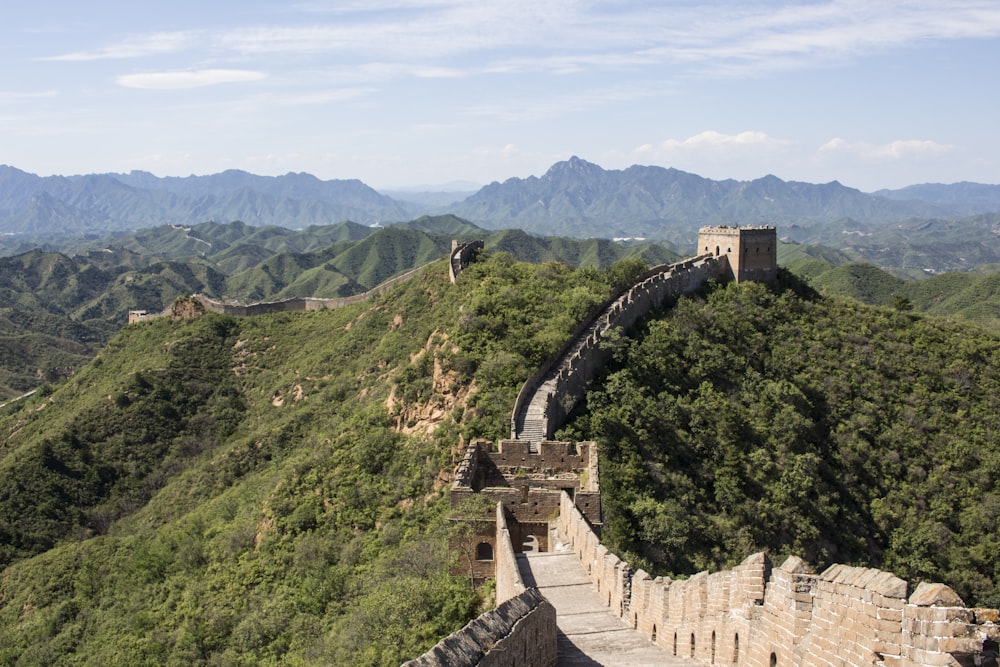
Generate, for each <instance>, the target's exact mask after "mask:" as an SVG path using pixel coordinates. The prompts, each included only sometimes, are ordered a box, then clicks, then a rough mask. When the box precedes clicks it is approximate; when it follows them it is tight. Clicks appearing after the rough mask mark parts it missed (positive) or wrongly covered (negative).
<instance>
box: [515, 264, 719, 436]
mask: <svg viewBox="0 0 1000 667" xmlns="http://www.w3.org/2000/svg"><path fill="white" fill-rule="evenodd" d="M727 272H728V263H727V259H726V257H725V256H724V255H723V256H721V257H707V256H706V257H697V258H695V259H691V260H687V261H684V262H680V263H677V264H671V265H669V266H666V265H665V266H659V267H656V268H654V269H652V270H650V271H649V272H647V273H646V274H645V275H643V276H641V277H640V278H639V280H638V281H637V282H636V283H635V284H634V285H632V286H631V287H630V288H628V289H626V290H624V291H623V292H621V293H620V294H618V295H616V296H615V297H613V298H612V299H610V300H609V301H608V302H607V303H605V304H604V305H603V306H602V307H601V308H600V309H599V310H597V311H596V312H595V313H594V315H593V316H592V317H589V318H587V319H586V320H585V321H584V323H583V324H581V326H580V327H579V328H578V330H577V331H576V333H575V334H574V335H573V337H572V339H571V340H570V342H569V343H567V345H566V346H565V347H564V348H563V349H562V350H561V351H560V352H559V353H558V354H557V355H556V356H554V357H553V358H552V359H550V360H549V362H548V363H546V364H545V365H543V366H542V367H541V368H540V369H539V370H538V371H536V372H535V373H534V374H533V375H532V376H531V377H530V378H528V381H527V382H525V383H524V385H523V386H522V388H521V391H520V393H519V394H518V397H517V400H516V402H515V404H514V410H513V414H512V415H511V437H512V438H514V439H518V440H527V441H529V442H538V441H541V440H548V439H551V438H552V436H553V434H554V432H555V430H556V428H558V427H559V426H560V425H562V423H563V422H564V421H565V419H566V415H567V414H569V412H570V410H572V409H573V406H575V405H576V403H577V402H578V401H579V400H580V399H581V398H582V397H583V395H584V393H585V392H586V390H587V387H588V386H589V384H590V382H591V380H593V378H594V376H595V375H596V373H597V372H598V370H599V369H601V368H602V367H603V366H604V364H605V362H606V361H607V358H606V357H607V353H606V352H605V351H604V350H602V349H601V348H600V347H599V343H600V340H601V336H602V335H603V334H604V333H605V332H606V331H608V330H609V329H611V328H613V327H621V328H622V329H626V330H627V329H630V328H631V327H632V326H634V325H635V323H636V322H637V321H638V320H639V319H640V318H641V317H642V316H644V315H645V314H646V313H648V312H649V311H651V310H654V309H656V308H660V307H661V306H662V305H663V304H664V303H665V302H666V301H667V300H668V299H671V298H675V297H677V296H679V295H681V294H687V293H690V292H693V291H695V290H697V289H698V288H699V287H701V286H702V285H703V284H704V283H705V281H707V280H709V279H711V278H721V277H723V276H725V275H726V274H727Z"/></svg>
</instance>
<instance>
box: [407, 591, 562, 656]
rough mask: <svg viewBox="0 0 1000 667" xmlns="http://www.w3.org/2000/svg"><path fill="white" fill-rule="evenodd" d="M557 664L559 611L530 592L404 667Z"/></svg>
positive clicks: (472, 622)
mask: <svg viewBox="0 0 1000 667" xmlns="http://www.w3.org/2000/svg"><path fill="white" fill-rule="evenodd" d="M556 661H557V654H556V610H555V608H554V607H553V606H552V605H551V604H550V603H549V601H548V600H546V599H545V598H544V597H542V594H541V593H539V592H538V589H537V588H530V589H528V590H526V591H524V592H523V593H521V594H519V595H517V596H515V597H513V598H511V599H509V600H507V601H505V602H502V603H500V604H499V605H498V606H497V608H496V609H492V610H490V611H488V612H486V613H485V614H483V615H482V616H480V617H478V618H476V619H474V620H473V621H471V622H470V623H469V624H468V625H466V626H465V627H464V628H462V629H461V630H459V631H458V632H456V633H454V634H451V635H449V636H448V637H446V638H445V639H442V640H441V641H440V642H439V643H438V644H437V645H436V646H435V647H434V648H432V649H431V650H430V651H428V652H427V653H425V654H424V655H422V656H420V657H419V658H416V659H415V660H411V661H409V662H406V663H403V667H472V666H473V665H478V667H553V666H554V665H555V664H556Z"/></svg>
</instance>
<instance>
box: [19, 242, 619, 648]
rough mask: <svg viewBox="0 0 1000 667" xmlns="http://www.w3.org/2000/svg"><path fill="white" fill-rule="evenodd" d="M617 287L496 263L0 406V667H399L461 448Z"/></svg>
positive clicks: (165, 353) (182, 339) (132, 331)
mask: <svg viewBox="0 0 1000 667" xmlns="http://www.w3.org/2000/svg"><path fill="white" fill-rule="evenodd" d="M621 273H622V271H621V270H618V269H611V270H608V271H605V272H602V271H598V270H596V269H581V270H573V269H570V268H567V267H565V266H563V265H558V264H543V265H529V264H521V263H517V262H514V261H513V259H512V258H511V256H510V255H508V254H505V253H495V254H493V255H492V256H491V257H490V258H489V259H488V260H486V261H483V262H481V263H479V264H476V265H473V266H472V267H471V268H469V269H468V270H466V272H465V273H463V274H462V280H461V281H460V282H459V284H457V285H452V284H451V283H449V281H448V273H447V263H446V262H444V261H439V262H436V263H434V264H433V265H431V266H430V267H428V268H427V269H426V270H425V271H424V272H423V273H421V274H420V275H419V276H418V277H417V278H415V279H414V280H413V281H410V282H407V283H405V284H403V285H400V286H399V287H397V288H395V289H393V290H391V291H390V292H387V293H385V294H383V295H381V296H379V297H378V298H377V299H376V300H374V301H372V302H370V303H365V304H360V305H357V306H350V307H346V308H343V309H338V310H331V311H317V312H309V313H296V314H287V313H284V314H273V315H263V316H259V317H256V318H243V319H235V318H228V317H224V316H217V315H205V316H202V317H199V318H196V319H192V320H187V321H178V322H172V321H170V320H169V319H160V320H154V321H150V322H145V323H141V324H138V325H134V326H130V327H128V328H126V329H125V330H123V331H122V332H121V333H120V334H119V335H118V336H117V337H116V338H115V339H114V340H113V341H112V342H111V343H110V345H108V346H107V347H106V348H105V349H104V350H103V351H102V352H101V353H100V354H99V356H98V357H97V358H96V359H95V360H94V361H93V362H92V363H90V364H89V365H88V366H87V367H86V368H84V369H83V370H82V371H80V372H79V373H78V374H76V375H75V376H74V377H72V378H71V379H70V380H69V381H68V382H66V383H64V384H61V385H59V386H57V387H56V388H55V389H54V391H51V392H45V393H47V395H45V396H39V395H36V396H35V397H32V398H30V399H26V400H24V401H21V402H18V403H16V404H13V405H10V406H8V407H6V408H3V409H0V443H2V444H0V545H2V550H0V562H2V564H3V570H2V572H0V665H78V664H100V665H106V664H127V665H157V666H159V665H185V666H187V665H316V664H337V665H393V666H395V665H398V664H399V663H400V662H401V661H403V660H404V659H406V658H409V657H414V656H416V655H418V654H420V653H422V652H423V651H424V650H426V649H427V648H428V647H429V646H431V645H433V644H434V643H435V642H436V641H437V640H438V639H440V638H441V637H442V636H444V635H446V634H448V633H449V632H451V631H453V630H455V629H457V628H458V627H460V626H461V625H462V624H464V623H465V622H466V621H467V620H468V619H469V618H470V617H471V616H473V615H475V614H476V613H478V605H479V604H481V597H480V596H481V595H488V594H489V591H488V590H487V591H482V592H478V593H477V592H473V591H471V590H469V586H468V580H467V579H466V578H464V577H459V578H457V579H452V578H450V577H449V576H448V575H447V572H446V568H447V565H448V555H447V550H446V544H447V536H448V534H449V530H450V527H449V522H448V521H447V517H446V513H447V511H448V502H447V499H446V497H445V494H446V488H447V483H448V478H449V475H450V474H451V471H452V470H453V467H454V465H455V462H456V456H458V455H459V453H460V452H461V442H462V439H463V438H464V439H468V438H471V437H474V436H485V437H490V438H499V437H503V436H505V435H506V432H507V428H508V424H509V410H510V408H511V406H512V405H513V402H514V398H515V396H516V393H517V391H518V389H519V385H520V382H522V381H523V380H524V379H525V378H526V377H527V375H528V374H530V373H531V372H532V370H534V368H535V367H536V366H537V365H538V364H540V363H541V362H542V360H543V359H545V358H546V356H547V355H550V354H552V353H553V352H555V351H556V350H557V349H558V348H559V346H560V345H561V344H562V343H563V341H564V340H565V338H566V336H568V335H569V333H570V331H572V330H573V328H574V326H575V325H576V323H577V320H578V319H579V318H580V317H581V316H582V315H583V314H584V313H586V312H587V311H588V309H589V308H590V307H591V306H593V304H595V303H596V302H598V301H600V300H601V299H603V298H605V297H606V295H607V294H608V293H609V292H610V289H611V284H612V283H614V282H616V281H617V280H619V279H620V276H621Z"/></svg>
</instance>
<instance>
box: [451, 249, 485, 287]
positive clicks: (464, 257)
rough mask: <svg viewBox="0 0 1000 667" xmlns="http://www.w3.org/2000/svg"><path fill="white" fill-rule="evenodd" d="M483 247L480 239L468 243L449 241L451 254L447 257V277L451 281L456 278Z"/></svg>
mask: <svg viewBox="0 0 1000 667" xmlns="http://www.w3.org/2000/svg"><path fill="white" fill-rule="evenodd" d="M482 249H483V242H482V241H470V242H468V243H459V242H458V241H452V242H451V256H450V257H449V258H448V277H449V278H450V279H451V282H455V281H456V280H458V276H459V274H460V273H462V271H463V270H464V269H465V267H467V266H468V265H469V264H471V263H472V262H474V261H475V259H476V254H477V253H478V252H479V251H480V250H482Z"/></svg>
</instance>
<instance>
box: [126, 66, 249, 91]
mask: <svg viewBox="0 0 1000 667" xmlns="http://www.w3.org/2000/svg"><path fill="white" fill-rule="evenodd" d="M266 77H267V74H266V73H264V72H258V71H255V70H240V69H202V70H185V71H178V72H146V73H143V74H124V75H122V76H119V77H118V79H117V81H118V84H119V85H121V86H124V87H125V88H144V89H147V90H178V89H184V88H202V87H204V86H215V85H219V84H222V83H245V82H248V81H259V80H260V79H263V78H266Z"/></svg>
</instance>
